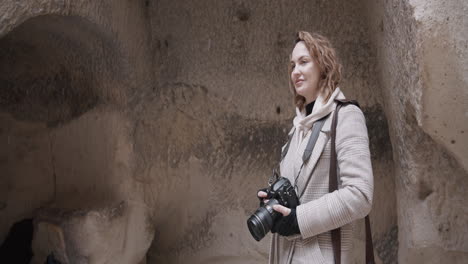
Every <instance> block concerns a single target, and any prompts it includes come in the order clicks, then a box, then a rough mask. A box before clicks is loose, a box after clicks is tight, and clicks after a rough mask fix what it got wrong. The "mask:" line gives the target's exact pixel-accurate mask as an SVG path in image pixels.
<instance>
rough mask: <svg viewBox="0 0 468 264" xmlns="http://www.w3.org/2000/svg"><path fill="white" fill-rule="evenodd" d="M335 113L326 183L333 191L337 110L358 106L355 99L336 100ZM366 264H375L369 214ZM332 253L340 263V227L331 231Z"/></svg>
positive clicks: (366, 220)
mask: <svg viewBox="0 0 468 264" xmlns="http://www.w3.org/2000/svg"><path fill="white" fill-rule="evenodd" d="M335 101H336V102H337V106H336V109H335V113H334V114H333V120H332V124H331V126H332V127H331V142H330V143H331V160H330V180H329V184H328V191H329V192H334V191H335V190H338V180H339V178H338V172H337V170H338V167H337V165H338V164H337V156H336V142H335V141H336V126H337V124H338V112H339V111H340V108H341V107H342V106H343V105H347V104H353V105H356V106H357V107H359V104H358V102H357V101H354V100H338V99H335ZM365 222H366V264H375V259H374V245H373V243H372V233H371V227H370V219H369V216H366V219H365ZM331 237H332V245H333V255H334V257H335V264H341V230H340V228H336V229H333V230H332V231H331Z"/></svg>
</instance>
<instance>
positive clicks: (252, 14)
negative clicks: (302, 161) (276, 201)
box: [0, 0, 468, 264]
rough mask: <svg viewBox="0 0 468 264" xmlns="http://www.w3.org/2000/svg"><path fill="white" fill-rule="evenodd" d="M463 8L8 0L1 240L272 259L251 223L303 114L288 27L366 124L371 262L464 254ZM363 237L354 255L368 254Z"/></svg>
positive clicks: (44, 248) (39, 252)
mask: <svg viewBox="0 0 468 264" xmlns="http://www.w3.org/2000/svg"><path fill="white" fill-rule="evenodd" d="M467 8H468V7H467V3H465V1H462V0H447V1H435V0H429V1H420V0H403V1H396V0H390V1H383V0H377V1H371V0H368V1H358V0H350V1H349V0H348V1H344V0H328V1H324V0H313V1H306V0H294V1H270V0H258V1H247V0H234V1H227V0H221V1H219V0H202V1H188V0H171V1H169V0H138V1H127V0H113V1H110V0H104V1H89V0H79V1H77V0H74V1H71V0H25V1H13V0H3V1H1V2H0V142H1V145H2V146H3V147H2V148H1V149H0V170H1V171H2V174H0V241H3V239H4V237H5V236H6V235H7V233H8V230H9V228H10V227H11V225H12V224H13V223H15V222H18V221H20V220H21V219H24V218H33V219H34V227H35V233H34V241H33V249H34V252H35V258H34V259H33V262H32V263H43V262H44V259H45V257H46V256H47V254H49V253H50V252H55V255H56V256H57V257H58V258H60V260H61V261H63V262H64V263H89V264H93V263H116V264H119V263H122V264H133V263H135V264H138V263H141V264H143V263H148V264H152V263H265V262H266V260H267V258H268V244H269V243H268V242H269V241H268V240H269V237H267V238H265V239H264V240H262V241H261V242H260V243H258V242H256V241H255V240H254V239H253V238H252V237H251V235H250V234H249V232H248V229H247V226H246V220H247V218H248V217H249V216H250V214H251V213H252V212H253V211H255V209H256V208H257V206H258V200H257V199H256V197H255V194H256V191H257V190H258V189H259V188H262V187H265V186H266V183H267V179H268V177H269V175H270V173H271V169H272V168H273V167H274V166H275V164H276V162H278V159H279V150H280V147H281V146H282V145H283V144H284V143H285V140H286V134H287V132H288V131H289V129H290V127H291V120H292V118H293V115H294V109H293V106H292V102H291V101H292V99H291V97H290V94H289V91H288V87H287V78H288V76H287V63H288V60H289V58H288V56H289V53H290V52H291V50H292V47H293V46H292V45H293V44H292V40H293V35H294V32H295V31H298V30H307V31H318V32H321V33H322V34H324V35H326V36H328V37H329V39H330V40H331V41H332V43H333V44H334V46H335V47H336V49H337V52H338V54H339V57H340V59H341V62H342V64H343V66H344V80H343V82H342V84H341V85H340V87H341V89H342V90H343V91H344V93H345V95H346V96H347V97H348V98H353V99H356V100H358V101H359V102H360V104H361V107H362V109H363V111H364V114H365V116H366V119H367V125H368V130H369V137H370V149H371V153H372V162H373V170H374V177H375V194H374V205H373V211H372V213H371V222H372V227H373V238H374V241H375V253H376V256H377V258H378V263H398V262H400V263H441V262H446V261H447V263H448V262H450V263H464V260H465V259H467V258H468V256H467V254H468V244H467V242H466V241H468V238H467V235H468V230H467V229H466V223H467V222H468V221H467V220H468V219H467V218H468V212H467V208H468V207H466V204H465V203H464V197H465V195H464V193H465V191H466V190H467V189H468V182H467V177H468V175H467V170H468V160H467V159H468V149H467V146H468V142H467V141H468V140H467V137H466V134H465V133H466V131H467V129H468V128H467V124H468V122H467V113H468V109H467V103H466V102H468V100H467V99H468V98H467V96H468V94H467V91H466V87H467V79H468V75H467V72H468V71H467V68H468V62H467V57H466V55H467V54H466V53H467V42H468V40H467V38H468V36H467V34H466V33H465V32H467V29H468V25H467V20H466V18H465V15H464V14H466V11H467ZM363 229H364V228H363V222H362V221H359V222H358V224H357V225H356V232H355V233H356V239H355V246H356V250H355V252H356V256H355V262H356V263H362V262H363V257H364V230H363Z"/></svg>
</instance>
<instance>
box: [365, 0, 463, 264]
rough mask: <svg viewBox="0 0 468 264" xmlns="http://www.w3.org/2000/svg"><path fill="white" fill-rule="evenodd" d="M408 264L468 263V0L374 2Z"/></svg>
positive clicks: (402, 251)
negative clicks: (467, 196)
mask: <svg viewBox="0 0 468 264" xmlns="http://www.w3.org/2000/svg"><path fill="white" fill-rule="evenodd" d="M368 4H369V6H368V9H367V10H369V11H370V12H368V13H369V15H368V16H369V22H370V23H369V25H370V31H371V32H372V33H371V36H372V43H373V44H374V45H375V49H376V53H377V61H378V73H379V79H380V82H379V83H380V85H381V87H382V93H383V94H384V98H386V100H384V101H383V105H384V109H385V113H386V115H387V116H388V117H389V118H388V119H389V128H390V137H391V140H392V146H393V150H394V151H393V157H394V161H395V179H396V193H397V204H398V227H399V230H400V232H399V254H398V260H399V262H401V263H442V262H451V263H463V262H464V261H466V259H467V255H466V254H467V252H468V251H467V249H468V248H467V245H466V241H467V239H466V235H467V232H466V223H467V216H468V214H466V205H465V204H464V202H463V201H464V196H465V194H464V193H465V191H466V189H467V187H468V181H467V170H466V166H467V161H466V158H467V157H468V155H467V153H466V151H467V147H466V146H468V144H467V143H468V141H467V137H466V136H465V135H464V133H465V132H464V131H466V125H467V124H468V122H466V121H467V120H466V119H467V116H466V111H467V103H466V102H467V92H466V91H467V90H466V87H467V82H466V78H467V74H466V67H467V65H468V62H467V59H466V58H467V56H466V54H467V53H466V47H467V46H466V45H467V34H466V33H465V32H466V29H467V28H468V24H467V21H466V19H465V13H466V9H467V3H466V1H369V3H368Z"/></svg>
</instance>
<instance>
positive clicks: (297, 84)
mask: <svg viewBox="0 0 468 264" xmlns="http://www.w3.org/2000/svg"><path fill="white" fill-rule="evenodd" d="M303 82H304V80H297V81H296V83H295V84H296V86H300V85H301V84H302V83H303Z"/></svg>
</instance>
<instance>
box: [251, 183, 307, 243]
mask: <svg viewBox="0 0 468 264" xmlns="http://www.w3.org/2000/svg"><path fill="white" fill-rule="evenodd" d="M265 192H266V193H267V198H266V199H269V201H268V202H267V203H264V204H263V205H262V206H260V208H258V209H257V211H255V213H253V214H252V216H250V217H249V219H248V220H247V226H248V228H249V231H250V234H252V236H253V237H254V239H255V240H257V241H260V240H261V239H262V238H263V237H265V235H266V234H267V233H268V232H269V231H270V230H271V228H272V227H273V224H274V223H275V222H276V221H277V220H278V219H279V218H281V213H278V212H276V211H275V210H273V205H275V204H279V205H283V206H285V207H288V208H296V207H297V206H298V205H299V198H298V197H297V195H296V191H295V190H294V186H293V185H292V184H291V182H290V181H289V180H288V179H287V178H284V177H279V178H277V180H276V181H275V182H274V183H272V184H271V185H270V187H269V188H267V189H266V190H265Z"/></svg>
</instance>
